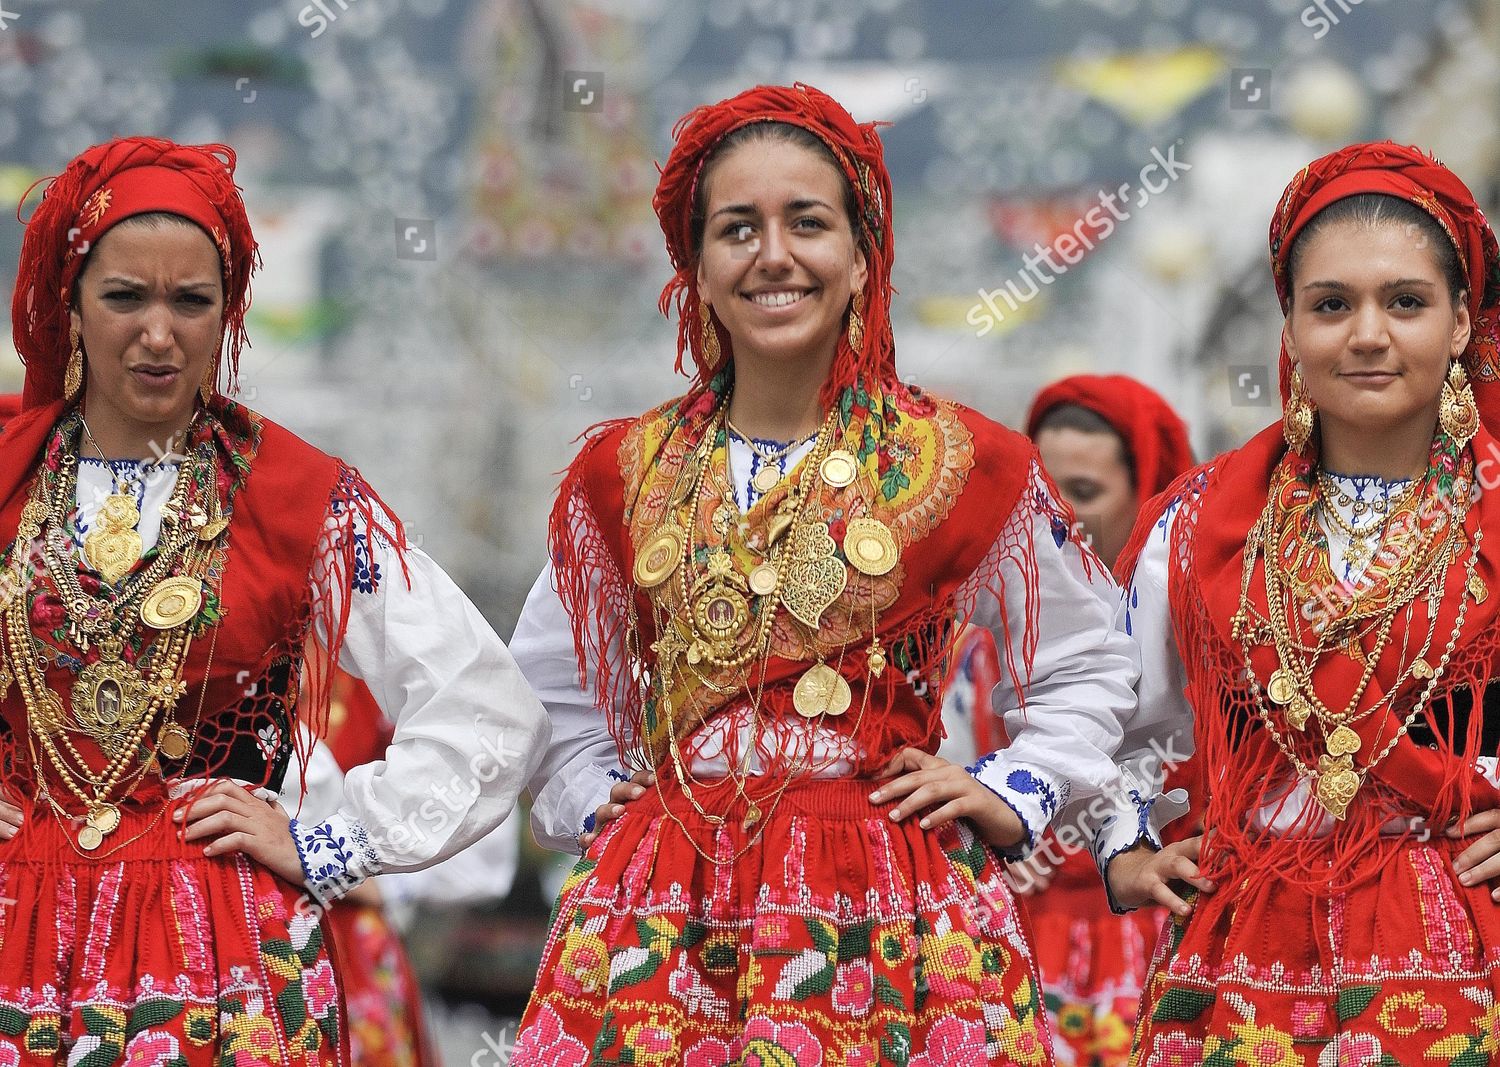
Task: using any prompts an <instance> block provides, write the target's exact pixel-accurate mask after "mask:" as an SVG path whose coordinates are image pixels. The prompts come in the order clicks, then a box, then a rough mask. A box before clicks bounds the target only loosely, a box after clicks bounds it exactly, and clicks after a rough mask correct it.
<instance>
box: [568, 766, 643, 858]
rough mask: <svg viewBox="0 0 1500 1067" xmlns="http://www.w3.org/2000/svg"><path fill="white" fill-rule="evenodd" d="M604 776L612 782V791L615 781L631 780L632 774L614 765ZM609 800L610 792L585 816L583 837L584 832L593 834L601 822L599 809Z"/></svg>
mask: <svg viewBox="0 0 1500 1067" xmlns="http://www.w3.org/2000/svg"><path fill="white" fill-rule="evenodd" d="M604 777H605V779H606V780H607V781H608V782H609V783H610V785H609V790H610V792H612V791H613V790H614V788H615V786H614V783H616V782H628V781H630V775H628V774H626V773H625V772H624V771H617V770H615V769H614V768H613V767H611V768H610V769H609V770H607V771H605V772H604ZM608 800H609V792H606V793H605V794H604V800H601V801H599V803H598V804H595V805H594V806H593V807H592V808H590V809H589V813H588V814H587V815H585V816H584V817H583V829H582V830H581V831H579V834H578V836H579V837H582V836H583V835H584V834H591V833H593V832H594V827H595V826H597V825H598V823H599V809H600V808H601V807H603V805H604V804H605V802H606V801H608ZM574 840H575V841H576V840H577V838H574ZM579 851H580V852H582V851H583V849H582V848H580V849H579Z"/></svg>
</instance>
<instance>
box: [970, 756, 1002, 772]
mask: <svg viewBox="0 0 1500 1067" xmlns="http://www.w3.org/2000/svg"><path fill="white" fill-rule="evenodd" d="M999 758H1000V753H998V752H991V753H990V754H989V755H987V756H980V757H979V759H978V760H976V761H975V762H974V763H971V764H969V765H968V766H967V767H965V768H964V770H966V771H968V772H969V773H970V774H978V773H979V772H980V771H982V770H984V769H985V768H986V767H988V766H989V765H990V764H991V763H994V762H995V761H996V760H997V759H999Z"/></svg>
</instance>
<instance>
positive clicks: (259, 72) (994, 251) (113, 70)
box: [0, 0, 1500, 1067]
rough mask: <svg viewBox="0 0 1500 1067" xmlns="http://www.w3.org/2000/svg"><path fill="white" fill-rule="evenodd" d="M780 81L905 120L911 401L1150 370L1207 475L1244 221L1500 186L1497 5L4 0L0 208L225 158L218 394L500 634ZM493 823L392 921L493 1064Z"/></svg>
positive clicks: (512, 933) (504, 989) (1239, 319)
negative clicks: (323, 467)
mask: <svg viewBox="0 0 1500 1067" xmlns="http://www.w3.org/2000/svg"><path fill="white" fill-rule="evenodd" d="M793 80H801V81H805V82H809V83H811V84H814V85H817V86H819V87H820V88H823V89H825V90H827V91H828V92H830V93H832V94H833V95H834V96H836V97H837V98H839V99H840V100H841V101H842V102H843V103H844V104H845V105H846V106H847V107H849V109H850V110H851V111H852V112H853V113H854V115H855V116H856V117H857V118H859V119H862V120H868V119H880V120H884V121H887V122H889V123H890V125H889V126H888V127H887V128H886V129H885V130H884V137H885V143H886V149H887V155H888V159H889V162H890V167H891V171H892V174H893V179H894V183H895V191H896V202H895V215H896V242H897V252H898V254H897V257H896V271H895V275H896V284H897V286H898V288H899V290H900V296H899V297H898V298H897V300H896V302H895V311H894V314H895V328H896V337H897V346H898V353H899V363H900V365H901V367H902V369H903V373H904V376H906V377H908V378H910V379H914V380H915V381H917V382H918V383H920V384H921V385H923V386H924V387H927V388H929V389H932V390H934V391H936V392H938V393H940V394H945V395H948V396H952V397H956V398H959V399H962V400H964V401H965V402H967V403H969V404H971V405H973V406H975V407H977V408H979V409H981V410H982V411H984V412H986V413H987V414H989V415H991V416H992V417H994V418H996V419H999V420H1001V421H1003V422H1006V423H1008V424H1010V425H1012V426H1014V425H1016V424H1017V423H1018V422H1019V420H1020V419H1021V417H1022V415H1023V413H1024V411H1025V408H1026V405H1027V403H1028V402H1029V400H1030V397H1031V395H1032V394H1033V393H1034V392H1035V390H1036V389H1037V388H1038V387H1039V386H1041V385H1042V384H1044V383H1046V382H1047V381H1049V380H1051V379H1053V378H1056V377H1059V376H1062V375H1064V374H1069V373H1074V372H1078V371H1098V372H1104V373H1109V372H1119V373H1126V374H1133V375H1136V376H1138V377H1140V378H1142V379H1144V380H1145V381H1146V382H1148V383H1149V384H1151V385H1153V386H1154V387H1156V388H1157V389H1158V390H1160V391H1161V392H1162V393H1163V394H1164V395H1165V396H1166V397H1167V398H1168V399H1169V400H1171V401H1172V402H1173V403H1174V404H1175V405H1177V407H1178V409H1179V410H1180V411H1181V412H1182V413H1183V414H1184V416H1185V417H1186V418H1187V419H1188V421H1189V423H1190V424H1191V425H1192V427H1193V437H1194V444H1195V446H1196V448H1197V450H1198V451H1199V454H1200V456H1203V457H1206V456H1208V455H1211V454H1213V453H1214V452H1216V451H1218V450H1220V449H1223V448H1226V447H1230V446H1233V445H1235V444H1238V443H1240V442H1241V441H1243V440H1245V439H1246V438H1248V437H1249V436H1250V434H1251V433H1252V432H1254V431H1255V430H1257V429H1259V428H1260V427H1261V426H1263V425H1265V424H1267V423H1268V422H1270V421H1272V420H1273V419H1274V418H1276V417H1278V415H1279V411H1278V409H1277V408H1276V407H1275V406H1273V400H1274V397H1275V383H1274V365H1275V356H1276V351H1277V332H1278V330H1279V328H1280V317H1279V314H1278V312H1277V309H1276V302H1275V297H1274V294H1273V292H1272V288H1271V280H1270V274H1269V271H1268V269H1267V263H1266V248H1265V241H1266V229H1267V224H1268V222H1269V219H1270V215H1271V212H1272V209H1273V208H1274V206H1275V203H1276V200H1277V198H1278V196H1279V194H1280V192H1281V190H1282V188H1283V187H1284V185H1285V184H1286V182H1287V181H1288V180H1289V179H1290V178H1291V176H1292V175H1293V174H1294V173H1295V172H1296V170H1297V169H1298V168H1299V167H1300V166H1301V165H1303V164H1305V163H1306V162H1308V161H1309V160H1311V159H1313V158H1314V157H1316V156H1318V155H1320V154H1322V153H1324V152H1325V151H1328V150H1330V149H1332V148H1334V147H1337V146H1339V145H1341V144H1343V143H1346V142H1349V141H1353V140H1361V139H1373V138H1391V139H1394V140H1397V141H1401V142H1404V143H1416V144H1419V145H1421V146H1423V147H1425V148H1427V149H1429V150H1430V151H1432V152H1433V153H1435V154H1436V155H1437V156H1438V157H1439V158H1441V159H1442V160H1443V161H1444V162H1446V163H1447V164H1449V165H1450V166H1451V167H1452V168H1453V169H1454V170H1456V171H1457V172H1458V173H1459V174H1460V175H1461V176H1462V177H1463V178H1464V179H1465V180H1466V181H1467V182H1468V184H1469V185H1470V187H1471V188H1472V189H1474V191H1475V192H1476V194H1477V195H1478V196H1479V199H1480V202H1481V203H1482V204H1484V205H1485V206H1486V208H1491V207H1493V206H1494V205H1495V204H1496V201H1497V198H1500V0H1440V2H1435V3H1434V2H1420V3H1418V2H1411V0H1404V2H1403V0H1005V2H1001V0H988V2H980V0H945V2H943V3H940V4H934V3H921V2H919V0H612V2H611V0H284V2H283V0H233V2H219V3H178V4H166V3H159V2H148V0H3V3H0V201H3V202H4V203H6V204H11V203H15V202H17V201H18V200H19V199H20V197H21V194H22V192H23V191H24V190H25V189H26V188H27V186H29V185H30V184H31V183H32V182H33V181H34V180H35V179H37V178H39V177H44V176H46V175H50V174H54V173H56V172H57V171H58V170H59V169H60V168H61V166H62V165H63V164H64V163H65V162H66V161H67V160H68V159H69V158H70V157H71V156H73V155H74V154H75V153H77V152H78V151H80V150H81V149H83V148H85V147H87V146H89V145H91V144H94V143H96V142H99V141H102V140H106V139H108V138H110V137H112V136H115V135H118V134H125V133H146V134H156V135H161V136H166V137H170V138H173V139H175V140H178V141H188V142H205V141H223V142H227V143H229V144H230V145H232V146H233V147H234V148H235V149H236V150H237V151H238V153H239V180H240V183H241V185H242V186H243V188H244V190H245V194H246V199H247V201H248V203H249V205H250V209H251V214H252V218H253V220H254V223H255V229H256V234H257V236H258V238H259V239H260V241H261V242H262V246H263V254H264V258H265V269H264V270H263V271H262V272H261V274H260V276H259V277H258V279H257V280H256V282H255V285H254V297H255V302H254V307H253V308H252V313H251V317H250V322H249V326H250V331H251V338H252V341H253V344H254V347H253V349H252V350H251V351H250V352H249V353H247V357H246V360H245V363H244V368H243V371H244V373H243V389H242V393H241V398H242V399H243V400H244V401H245V402H247V403H249V404H250V405H251V406H252V407H255V408H258V409H260V410H262V411H264V412H266V413H267V414H268V415H270V416H271V417H272V418H275V419H277V420H279V421H281V422H282V423H284V424H285V425H288V426H290V427H291V428H292V429H294V430H296V431H298V432H299V433H301V434H302V435H303V436H305V437H307V438H309V439H311V440H312V441H314V442H315V443H317V444H319V445H321V446H322V447H324V448H327V449H329V450H332V451H335V452H338V453H340V454H342V455H344V456H345V457H347V458H349V459H350V460H351V461H353V462H355V463H356V464H358V465H359V466H360V467H361V468H362V469H363V471H364V473H365V474H366V475H367V476H368V477H369V478H370V479H371V480H372V481H373V483H374V484H375V485H376V486H377V487H379V488H380V489H381V491H382V493H383V494H384V495H385V497H386V499H387V500H388V501H389V502H390V503H391V504H392V505H393V506H394V507H395V508H396V509H397V511H398V512H399V513H400V514H401V515H402V516H403V518H404V519H405V520H406V522H407V527H408V532H409V534H410V535H411V537H412V539H413V540H414V541H415V542H416V543H418V544H420V545H421V546H422V547H423V548H424V549H425V550H426V551H427V552H428V553H430V554H431V555H433V556H434V557H435V558H437V559H438V560H439V561H440V562H441V563H442V564H443V565H444V566H445V567H447V568H448V570H449V571H450V572H451V573H452V574H453V575H454V577H455V578H456V579H457V580H458V581H459V583H460V584H461V585H463V586H464V588H465V589H466V590H467V591H468V593H469V595H470V596H471V597H472V598H473V599H474V600H475V601H476V602H477V603H478V604H479V606H480V607H481V609H482V610H484V611H485V612H486V614H487V615H488V617H489V618H490V620H491V622H492V623H493V624H494V625H495V627H496V629H497V630H498V631H499V632H500V633H501V634H502V635H508V634H509V633H510V632H511V629H512V628H513V626H514V623H515V617H516V614H517V612H518V610H519V608H520V605H521V603H522V600H523V599H524V596H525V593H526V590H527V589H528V587H529V586H530V584H531V582H532V580H533V578H534V576H535V575H536V573H537V571H538V569H539V567H540V566H541V563H542V558H543V552H544V522H545V515H546V511H547V508H548V506H549V503H550V499H551V494H552V490H553V488H554V486H555V483H556V472H557V471H558V470H559V469H560V468H562V467H563V466H564V465H565V463H566V462H567V460H568V458H569V457H570V455H571V454H572V447H573V446H572V441H573V439H574V437H575V436H576V435H577V434H578V433H579V432H580V431H582V430H583V429H584V428H585V427H587V426H589V425H590V424H592V423H594V422H597V421H599V420H601V419H605V418H611V417H615V416H621V415H631V414H636V413H638V412H640V411H642V410H643V409H645V408H646V407H648V406H650V405H652V404H654V403H656V402H658V401H660V400H662V399H664V398H666V397H667V396H669V395H672V394H673V393H674V392H677V391H679V390H680V386H681V384H682V383H681V380H680V379H674V377H673V374H672V362H673V346H674V340H675V325H674V324H673V323H671V322H668V321H667V320H666V319H664V318H663V317H662V316H661V314H660V313H659V312H658V311H657V307H656V301H657V296H658V293H659V291H660V289H661V286H662V285H663V283H664V282H665V281H666V279H667V276H668V266H667V262H666V256H665V253H664V252H663V249H662V241H661V235H660V231H659V230H658V229H657V227H656V223H655V219H654V217H653V215H652V213H651V209H650V198H651V191H652V189H653V187H654V183H655V177H656V170H655V161H657V160H661V159H664V158H665V156H666V153H667V151H668V149H669V146H670V143H671V130H672V126H673V123H674V122H675V120H676V119H677V118H678V117H679V116H680V115H681V114H682V113H683V112H685V111H686V110H688V109H689V108H691V107H693V106H694V105H696V104H699V103H702V102H706V101H711V100H716V99H720V98H722V97H724V96H727V95H730V94H732V93H734V92H736V91H738V90H740V89H742V88H745V87H747V86H750V85H753V84H756V83H762V82H776V83H785V82H790V81H793ZM1064 234H1071V235H1073V238H1074V240H1075V241H1076V244H1073V245H1068V244H1063V243H1058V241H1057V239H1058V237H1059V236H1060V235H1064ZM20 238H21V226H20V225H19V224H17V223H16V222H14V221H12V222H8V223H6V224H4V225H3V226H0V275H3V278H0V281H3V284H4V288H5V290H6V292H9V290H10V288H11V285H12V283H13V280H14V270H15V262H16V256H17V253H18V251H19V248H20ZM1049 247H1054V248H1056V249H1058V250H1061V249H1064V248H1067V249H1068V251H1067V252H1065V253H1064V255H1066V256H1067V261H1066V262H1061V263H1060V266H1061V267H1062V269H1057V268H1058V266H1059V260H1058V259H1057V258H1056V257H1055V256H1054V258H1053V259H1052V260H1051V262H1050V263H1049V262H1048V261H1046V260H1043V259H1042V258H1041V257H1040V255H1039V252H1040V251H1041V250H1043V249H1046V248H1049ZM6 306H7V307H8V303H7V304H6ZM5 337H6V338H7V341H6V342H5V343H6V344H8V337H9V331H8V330H7V331H5ZM20 379H21V376H20V366H19V364H18V363H17V362H16V361H15V360H14V359H0V390H5V391H10V390H14V389H18V388H19V385H20ZM515 829H516V827H515V826H512V827H510V829H509V830H507V831H506V832H507V833H510V832H513V831H514V830H515ZM520 837H521V839H522V852H521V861H520V867H519V872H518V874H517V876H516V878H515V880H514V885H513V887H512V888H511V889H510V891H509V893H508V895H507V897H506V898H504V899H494V898H493V895H491V896H490V898H489V899H472V900H471V901H470V902H469V903H464V904H444V905H434V904H423V903H421V902H420V901H419V902H415V903H412V904H409V905H408V906H407V907H406V908H405V912H406V921H407V929H408V931H409V943H410V948H411V953H412V956H413V959H414V961H415V963H416V966H417V968H418V970H419V972H420V974H421V977H422V980H423V983H424V986H425V989H426V991H427V993H428V997H429V1002H430V1005H431V1010H432V1013H433V1021H434V1029H435V1031H436V1032H437V1033H438V1035H439V1037H440V1039H441V1041H442V1043H443V1045H444V1052H445V1062H447V1063H450V1064H455V1065H460V1064H464V1065H467V1064H473V1065H475V1067H487V1065H489V1064H496V1063H501V1062H504V1060H505V1056H506V1051H505V1050H506V1046H507V1035H508V1033H509V1032H510V1031H508V1030H507V1028H506V1025H505V1020H506V1019H507V1018H512V1017H513V1016H514V1015H515V1014H517V1013H518V1012H519V1011H520V1009H521V1007H522V1006H523V1005H524V1002H525V997H526V995H527V993H528V992H529V990H530V986H531V977H532V972H533V971H534V968H535V965H536V960H537V957H538V955H539V954H540V948H541V943H540V942H541V938H542V936H543V934H544V932H545V928H546V920H547V909H548V907H549V906H550V903H551V900H552V897H553V896H554V894H555V893H556V890H557V887H558V885H559V883H560V880H561V878H562V876H563V875H564V873H565V871H566V867H567V860H566V858H565V857H558V856H551V855H548V854H544V853H541V852H539V850H537V849H536V848H535V847H534V846H533V845H532V844H531V843H530V841H529V834H527V833H526V832H525V830H524V827H523V828H522V829H521V832H520ZM469 883H470V884H469V885H468V890H469V892H468V893H467V894H461V895H467V896H469V897H471V898H483V897H484V896H485V890H486V887H485V885H484V884H482V883H483V879H482V878H478V879H476V878H471V879H470V880H469Z"/></svg>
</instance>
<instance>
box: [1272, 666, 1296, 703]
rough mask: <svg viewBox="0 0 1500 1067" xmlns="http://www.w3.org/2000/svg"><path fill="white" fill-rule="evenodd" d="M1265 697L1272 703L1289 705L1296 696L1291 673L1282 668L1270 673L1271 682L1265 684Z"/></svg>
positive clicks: (1294, 683)
mask: <svg viewBox="0 0 1500 1067" xmlns="http://www.w3.org/2000/svg"><path fill="white" fill-rule="evenodd" d="M1266 695H1267V696H1269V697H1270V698H1271V700H1272V701H1273V702H1274V703H1277V704H1290V703H1291V702H1292V698H1293V697H1295V696H1296V695H1297V683H1296V682H1294V681H1293V680H1292V676H1291V673H1290V672H1288V671H1286V670H1285V669H1282V668H1277V669H1276V670H1275V671H1272V672H1271V680H1270V681H1269V682H1267V683H1266Z"/></svg>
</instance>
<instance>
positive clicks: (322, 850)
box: [291, 819, 354, 885]
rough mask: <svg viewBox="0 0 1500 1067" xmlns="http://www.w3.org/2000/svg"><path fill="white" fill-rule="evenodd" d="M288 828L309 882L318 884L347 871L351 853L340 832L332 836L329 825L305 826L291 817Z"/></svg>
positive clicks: (352, 856) (331, 879)
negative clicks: (339, 834) (289, 827)
mask: <svg viewBox="0 0 1500 1067" xmlns="http://www.w3.org/2000/svg"><path fill="white" fill-rule="evenodd" d="M291 830H292V840H293V841H294V842H295V843H296V845H297V856H298V858H299V859H301V861H302V873H303V874H305V875H306V876H307V881H308V884H309V885H321V884H323V883H325V882H330V881H333V880H334V879H336V878H341V877H343V876H344V875H345V874H346V873H347V872H348V870H349V864H350V862H351V861H352V860H353V859H354V854H353V853H352V852H351V851H349V849H348V847H347V846H348V842H347V841H346V840H345V839H344V838H343V837H342V836H335V835H334V833H333V830H332V828H331V827H329V826H327V825H326V824H323V823H319V824H318V825H317V826H313V827H307V826H304V825H302V824H301V823H298V822H297V821H296V820H295V819H293V820H292V822H291Z"/></svg>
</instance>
